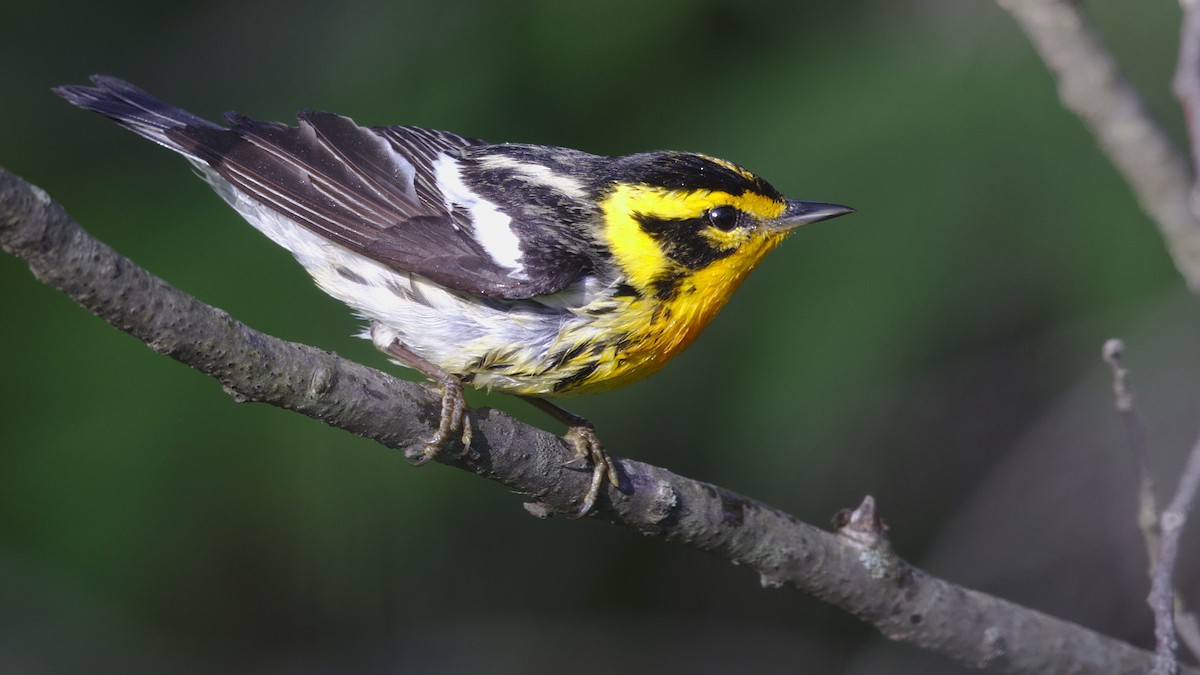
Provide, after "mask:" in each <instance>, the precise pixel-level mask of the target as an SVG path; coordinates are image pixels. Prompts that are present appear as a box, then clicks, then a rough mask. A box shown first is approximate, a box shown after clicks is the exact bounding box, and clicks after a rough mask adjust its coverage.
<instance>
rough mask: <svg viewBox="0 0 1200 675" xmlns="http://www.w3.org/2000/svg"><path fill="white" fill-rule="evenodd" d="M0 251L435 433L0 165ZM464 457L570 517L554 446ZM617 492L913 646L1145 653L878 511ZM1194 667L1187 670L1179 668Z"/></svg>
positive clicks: (194, 338)
mask: <svg viewBox="0 0 1200 675" xmlns="http://www.w3.org/2000/svg"><path fill="white" fill-rule="evenodd" d="M0 247H3V249H4V250H5V251H7V252H9V253H11V254H13V255H16V256H18V257H20V258H22V259H24V260H25V262H26V263H28V265H29V267H30V269H31V270H32V271H33V273H34V275H35V276H36V277H37V278H38V279H39V280H41V281H42V282H43V283H46V284H47V285H49V286H52V287H54V288H57V289H59V290H61V291H63V292H64V293H66V294H67V295H69V296H70V297H71V298H73V299H74V300H75V301H76V302H78V303H79V304H81V305H83V306H84V307H86V308H87V309H89V310H91V311H92V312H93V313H94V314H96V315H97V316H99V317H101V318H103V319H104V320H105V321H108V322H109V323H110V324H112V325H113V326H115V327H117V328H118V329H120V330H122V331H125V332H127V333H130V334H132V335H134V336H136V337H138V338H139V339H141V340H142V341H143V342H145V343H146V344H147V345H149V346H150V347H151V348H152V349H154V350H155V351H158V352H160V353H162V354H166V355H168V356H170V357H172V358H174V359H177V360H179V361H182V362H183V363H186V364H188V365H190V366H192V367H193V368H195V369H197V370H199V371H201V372H202V373H205V374H206V375H209V376H211V377H215V378H216V379H218V380H220V382H221V383H222V384H223V385H224V387H225V389H226V391H227V392H229V393H230V395H232V396H233V397H234V398H235V399H237V400H239V401H259V402H264V403H270V404H271V405H275V406H279V407H282V408H287V409H289V410H294V411H296V412H300V413H303V414H304V415H307V416H309V417H312V418H314V419H318V420H321V421H322V422H325V423H326V424H329V425H331V426H335V427H338V428H340V429H345V430H347V431H350V432H352V433H355V434H358V435H360V436H365V437H367V438H372V439H374V440H376V441H379V442H380V443H382V444H383V445H385V446H388V447H391V448H402V447H404V445H405V443H406V440H407V439H412V438H422V437H424V436H425V435H427V434H429V433H431V432H432V430H433V429H432V426H431V425H433V424H435V423H436V420H437V419H438V412H439V399H438V397H437V396H435V395H434V394H432V392H430V391H429V390H428V389H427V388H426V387H424V386H422V385H420V384H415V383H411V382H404V381H401V380H397V379H395V378H392V377H390V376H388V375H386V374H384V373H381V372H379V371H377V370H373V369H371V368H367V367H365V366H362V365H359V364H357V363H353V362H350V361H347V360H345V359H342V358H340V357H338V356H335V355H333V354H329V353H327V352H323V351H320V350H318V349H314V348H312V347H307V346H303V345H297V344H293V343H289V342H285V341H282V340H278V339H276V338H273V337H270V336H268V335H264V334H262V333H259V332H257V331H254V330H252V329H250V328H248V327H247V326H245V325H243V324H241V323H239V322H237V321H235V320H234V319H232V318H231V317H230V316H229V315H228V314H226V313H225V312H223V311H221V310H219V309H216V308H213V307H210V306H208V305H205V304H204V303H201V302H200V301H198V300H196V299H195V298H193V297H191V296H189V295H187V294H185V293H183V292H181V291H179V290H177V289H175V288H173V287H171V286H170V285H169V284H167V283H166V282H164V281H162V280H161V279H158V278H156V277H154V276H153V275H151V274H150V273H149V272H147V271H145V270H143V269H142V268H140V267H138V266H137V265H135V264H134V263H132V262H131V261H129V260H128V259H126V258H123V257H121V256H120V255H118V254H117V253H115V252H114V251H113V250H112V249H110V248H108V247H107V246H105V245H104V244H102V243H101V242H99V241H96V240H95V239H93V238H92V237H90V236H89V235H88V234H87V233H86V232H84V231H83V230H82V229H81V228H80V227H79V226H78V225H77V224H75V223H74V222H73V221H72V220H71V218H70V216H68V215H67V213H66V211H65V210H64V209H63V208H62V207H60V206H58V205H57V204H54V203H53V202H51V201H50V199H49V197H48V196H47V195H46V194H45V193H44V192H43V191H42V190H40V189H38V188H36V187H34V186H32V185H30V184H28V183H26V182H25V181H23V180H21V179H20V178H18V177H16V176H14V175H12V174H11V173H8V172H7V171H5V170H3V169H0ZM470 420H471V424H473V425H474V427H475V436H474V444H473V447H472V451H471V453H469V455H466V456H460V455H458V453H454V452H448V453H443V455H442V456H439V457H438V461H439V462H442V463H444V464H448V465H451V466H455V467H457V468H460V469H464V470H467V471H471V472H473V473H476V474H478V475H480V476H483V477H484V478H487V479H489V480H494V481H497V482H499V483H502V484H504V485H506V486H508V487H509V488H510V489H512V490H513V491H515V492H517V493H519V494H521V495H524V496H526V497H529V498H531V499H532V500H533V501H534V504H532V505H527V508H529V510H530V512H531V513H534V514H535V515H542V516H544V515H549V514H551V513H572V512H574V511H575V510H576V509H577V507H578V504H577V501H578V499H579V498H580V496H582V495H583V494H584V493H585V491H586V488H587V483H588V480H589V478H590V471H579V470H572V469H568V468H564V466H563V464H564V462H566V461H567V460H568V459H569V458H570V457H572V450H570V449H569V448H568V447H567V446H566V445H565V444H564V443H563V441H562V440H561V439H559V438H557V437H556V436H554V435H552V434H550V433H547V432H545V431H541V430H539V429H535V428H533V427H529V426H527V425H524V424H521V423H519V422H517V421H515V420H513V419H512V418H510V417H509V416H507V415H505V414H503V413H500V412H498V411H495V410H489V409H478V410H473V411H472V412H471V416H470ZM619 464H620V471H621V474H622V478H623V480H622V486H621V489H620V490H619V491H618V490H616V489H613V488H610V489H609V490H608V491H607V492H606V494H605V495H603V496H602V498H601V501H600V503H599V504H598V506H597V509H596V510H595V511H594V512H593V515H592V517H595V518H600V519H603V520H608V521H610V522H613V523H616V524H619V525H623V526H625V527H628V528H631V529H633V530H636V531H638V532H641V533H643V534H650V535H655V536H659V537H663V538H665V539H668V540H671V541H677V542H681V543H683V544H685V545H688V546H690V547H692V548H696V549H699V550H702V551H708V552H710V553H714V554H716V555H718V556H720V557H722V558H724V559H726V560H729V561H731V562H734V563H737V564H741V565H744V566H746V567H749V568H751V569H753V570H755V571H756V572H758V574H759V575H760V579H761V581H762V584H763V585H764V586H765V587H771V588H774V587H779V586H791V587H793V588H795V589H798V590H801V591H804V592H807V593H810V594H812V595H815V596H817V597H819V598H821V599H823V600H826V601H828V602H830V603H833V604H834V605H837V606H838V607H840V608H842V609H844V610H846V611H847V612H850V613H852V614H854V615H855V616H858V617H860V618H861V619H863V620H864V621H867V622H869V623H871V624H873V625H874V626H875V627H876V628H878V629H879V630H880V631H881V632H882V633H883V634H884V635H886V636H888V637H889V638H891V639H894V640H899V641H904V642H908V643H911V644H914V645H917V646H920V647H923V648H925V649H928V650H930V651H933V652H935V653H938V654H941V655H944V656H947V657H949V658H952V659H954V660H956V661H958V662H960V663H964V664H968V665H971V666H975V667H988V668H991V669H993V670H994V671H995V672H1001V673H1049V672H1054V673H1097V674H1101V673H1102V674H1109V673H1114V672H1131V673H1132V672H1146V671H1148V670H1149V669H1150V668H1151V667H1152V666H1153V663H1154V656H1153V654H1150V653H1149V652H1146V651H1143V650H1139V649H1136V648H1134V647H1132V646H1130V645H1128V644H1125V643H1123V642H1120V641H1118V640H1115V639H1112V638H1108V637H1105V636H1102V635H1099V634H1097V633H1095V632H1093V631H1090V630H1087V629H1085V628H1082V627H1080V626H1076V625H1074V624H1071V623H1068V622H1065V621H1062V620H1059V619H1055V618H1053V617H1050V616H1047V615H1045V614H1042V613H1040V612H1036V611H1033V610H1029V609H1025V608H1022V607H1020V606H1017V605H1014V604H1012V603H1010V602H1007V601H1004V600H1001V599H998V598H994V597H991V596H988V595H985V594H983V593H979V592H976V591H972V590H969V589H965V588H961V587H958V586H954V585H952V584H950V583H948V582H946V581H943V580H940V579H937V578H934V577H931V576H929V575H927V574H925V573H924V572H922V571H921V570H919V569H917V568H915V567H913V566H911V565H909V564H908V563H906V562H905V561H904V560H902V559H901V558H899V557H898V556H897V555H896V554H895V553H894V552H893V551H892V550H891V547H890V545H889V544H888V543H887V540H886V538H884V537H883V536H882V534H881V533H882V528H881V525H879V524H878V523H879V521H878V519H877V517H876V516H875V513H874V505H873V502H870V501H864V504H863V506H862V507H860V508H859V509H858V510H857V511H855V512H854V513H853V514H851V516H849V517H846V518H843V519H842V521H843V522H842V524H841V525H842V526H841V527H840V529H839V534H838V535H834V534H830V533H828V532H825V531H823V530H820V529H818V528H816V527H813V526H811V525H808V524H805V523H802V522H800V521H798V520H797V519H795V518H794V517H792V516H789V515H787V514H785V513H782V512H780V511H778V510H775V509H772V508H770V507H768V506H766V505H763V504H760V503H758V502H756V501H753V500H751V499H748V498H746V497H743V496H741V495H738V494H735V493H733V492H730V491H728V490H725V489H723V488H720V487H717V486H714V485H709V484H706V483H701V482H698V481H694V480H690V479H687V478H683V477H681V476H677V475H675V474H673V473H671V472H669V471H667V470H665V469H661V468H658V467H654V466H651V465H648V464H643V463H640V462H635V461H631V460H621V461H620V462H619ZM1187 672H1189V673H1196V671H1192V670H1188V671H1187Z"/></svg>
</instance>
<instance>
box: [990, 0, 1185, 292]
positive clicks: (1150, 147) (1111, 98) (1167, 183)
mask: <svg viewBox="0 0 1200 675" xmlns="http://www.w3.org/2000/svg"><path fill="white" fill-rule="evenodd" d="M997 1H998V2H999V4H1000V6H1001V7H1003V8H1005V9H1007V10H1008V11H1009V12H1011V13H1012V15H1013V16H1014V17H1015V18H1016V19H1017V22H1018V23H1019V24H1020V25H1021V28H1022V29H1024V31H1025V34H1026V35H1027V36H1028V37H1029V39H1030V41H1031V42H1032V43H1033V45H1034V47H1035V48H1036V49H1037V51H1038V53H1039V54H1041V56H1042V60H1043V61H1045V62H1046V65H1047V67H1048V68H1049V69H1050V72H1051V73H1052V74H1053V75H1054V77H1055V79H1056V80H1057V82H1058V93H1059V97H1060V98H1061V99H1062V102H1063V105H1064V106H1066V107H1067V108H1068V109H1069V110H1071V111H1072V112H1074V113H1075V114H1076V115H1077V116H1078V117H1079V118H1080V119H1081V120H1082V121H1083V122H1084V123H1085V124H1086V125H1087V126H1088V128H1089V129H1091V131H1092V133H1093V134H1094V135H1095V137H1096V140H1097V142H1098V143H1099V145H1100V148H1101V149H1102V150H1103V151H1104V152H1105V154H1107V155H1108V158H1109V160H1110V161H1112V163H1113V164H1114V165H1115V166H1116V167H1117V170H1118V171H1120V172H1121V175H1122V176H1124V177H1125V181H1126V182H1127V183H1129V185H1130V187H1131V188H1132V189H1133V193H1134V195H1135V196H1136V198H1137V200H1138V203H1139V204H1141V207H1142V209H1143V210H1144V211H1145V212H1146V213H1148V214H1149V215H1150V216H1151V217H1152V218H1153V219H1154V221H1155V223H1157V225H1158V229H1159V231H1160V232H1161V233H1162V235H1163V238H1164V240H1165V241H1166V246H1167V250H1168V251H1169V252H1170V254H1171V259H1172V260H1173V261H1174V262H1175V267H1176V269H1178V270H1179V273H1180V274H1182V275H1183V277H1184V279H1185V280H1186V281H1187V283H1188V286H1189V287H1190V288H1191V289H1192V290H1193V291H1195V292H1200V220H1198V219H1197V217H1196V216H1195V215H1194V213H1195V212H1194V211H1193V210H1192V206H1191V205H1192V199H1191V194H1192V176H1191V172H1190V170H1189V163H1188V161H1187V160H1186V159H1185V157H1184V155H1183V153H1181V152H1180V151H1179V149H1178V148H1177V147H1176V145H1175V144H1174V143H1173V142H1172V141H1171V139H1170V137H1169V136H1168V135H1167V134H1166V132H1165V131H1163V129H1162V125H1161V124H1159V123H1158V122H1157V121H1156V120H1155V119H1154V117H1153V116H1152V115H1151V114H1150V112H1149V110H1147V109H1146V106H1145V104H1143V102H1142V99H1141V96H1139V95H1138V92H1137V90H1136V89H1135V88H1134V87H1133V85H1132V84H1130V82H1129V80H1127V79H1126V78H1125V76H1124V75H1123V74H1122V73H1121V69H1120V68H1119V67H1118V65H1117V62H1116V59H1115V58H1113V56H1112V54H1111V53H1110V52H1109V51H1108V49H1107V48H1106V47H1105V46H1104V43H1103V41H1102V40H1101V39H1100V36H1099V35H1098V34H1097V33H1096V31H1095V30H1094V29H1093V28H1092V26H1091V25H1090V24H1089V23H1088V21H1087V19H1086V18H1085V17H1084V15H1083V12H1082V11H1081V9H1080V7H1079V3H1078V2H1074V1H1072V0H997Z"/></svg>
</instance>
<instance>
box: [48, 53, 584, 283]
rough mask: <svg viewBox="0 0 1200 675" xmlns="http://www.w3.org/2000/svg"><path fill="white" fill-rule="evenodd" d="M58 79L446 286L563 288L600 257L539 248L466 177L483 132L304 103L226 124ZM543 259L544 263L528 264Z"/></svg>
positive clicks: (130, 93)
mask: <svg viewBox="0 0 1200 675" xmlns="http://www.w3.org/2000/svg"><path fill="white" fill-rule="evenodd" d="M91 79H92V83H93V85H95V86H94V87H84V86H66V87H59V88H57V89H55V92H56V93H58V94H59V95H60V96H62V97H63V98H65V99H67V100H68V101H70V102H71V103H73V104H75V105H77V106H79V107H82V108H86V109H89V110H93V111H96V112H98V113H100V114H102V115H105V116H106V117H109V118H111V119H113V120H115V121H116V122H118V123H119V124H121V125H122V126H125V127H126V128H128V129H130V130H132V131H134V132H135V133H137V134H139V135H141V136H144V137H146V138H149V139H150V140H153V141H154V142H156V143H159V144H160V145H163V146H165V147H167V148H170V149H171V150H174V151H176V152H179V153H180V154H183V155H184V156H186V157H188V158H189V159H190V160H192V161H193V162H196V163H198V164H200V165H202V166H203V167H206V168H207V169H209V170H211V172H213V173H215V174H216V176H218V177H219V178H220V179H222V180H224V181H226V182H228V183H229V185H231V186H232V187H233V188H235V189H236V190H238V191H239V192H241V193H243V194H244V195H246V196H247V197H249V198H250V199H252V200H254V201H256V202H258V203H259V204H261V205H263V206H265V207H267V208H269V209H271V210H273V211H275V212H277V213H279V214H281V215H282V216H283V217H285V218H287V219H288V220H290V221H293V222H295V223H298V224H300V225H302V226H303V227H304V228H305V229H307V230H309V231H311V232H313V233H315V234H317V235H319V236H321V237H323V238H324V239H327V240H328V241H331V242H333V243H336V244H338V245H340V246H343V247H345V248H347V249H349V250H351V251H354V252H355V253H358V254H361V255H363V256H366V257H368V258H370V259H372V260H375V261H377V262H380V263H383V264H384V265H387V266H388V267H391V268H394V269H397V270H400V271H404V272H411V273H414V274H418V275H421V276H423V277H425V278H428V279H430V280H431V281H434V282H435V283H438V284H440V285H442V286H445V287H447V288H450V289H453V290H456V291H462V292H466V293H472V294H476V295H481V296H487V297H497V298H507V299H521V298H530V297H533V296H538V295H548V294H552V293H556V292H558V291H560V290H562V289H564V288H565V287H567V286H568V285H570V284H571V283H572V282H574V281H576V280H578V279H580V278H581V277H583V276H584V275H586V274H587V273H588V272H589V271H590V270H589V265H590V263H589V259H588V257H587V256H584V255H581V254H580V252H579V251H572V250H568V249H563V248H555V249H552V250H537V251H529V250H527V249H528V246H529V243H528V242H524V247H523V241H522V240H521V239H520V238H519V237H518V235H517V232H519V231H521V230H520V228H521V223H518V222H514V220H513V214H512V213H511V210H509V209H505V208H503V207H502V206H500V205H497V204H496V203H495V202H494V201H489V200H488V199H486V198H484V197H481V196H480V195H479V194H478V193H477V191H475V190H473V189H472V188H471V187H470V186H468V185H467V184H466V183H465V182H464V179H463V164H462V161H463V160H462V152H463V150H464V149H465V148H468V147H471V146H476V147H478V146H483V145H485V144H483V142H482V141H478V140H474V139H470V138H465V137H463V136H458V135H455V134H451V133H448V132H443V131H434V130H430V129H421V128H417V127H386V128H369V127H361V126H358V125H357V124H355V123H354V122H353V121H352V120H351V119H350V118H348V117H343V116H340V115H335V114H332V113H326V112H313V111H304V112H301V113H300V114H299V115H298V116H297V117H298V119H299V126H295V127H293V126H289V125H285V124H280V123H276V122H261V121H258V120H254V119H251V118H249V117H247V116H245V115H240V114H237V113H227V114H226V115H225V116H224V117H225V120H226V121H227V122H228V123H229V124H230V125H231V126H230V127H223V126H220V125H217V124H214V123H212V122H209V121H207V120H204V119H202V118H199V117H197V116H195V115H192V114H190V113H188V112H185V111H183V110H180V109H179V108H176V107H174V106H171V105H169V104H167V103H164V102H162V101H160V100H158V99H156V98H154V97H152V96H151V95H149V94H148V93H146V92H144V91H142V90H141V89H138V88H137V87H134V86H133V85H130V84H128V83H126V82H124V81H122V80H119V79H116V78H112V77H107V76H99V75H98V76H94V77H92V78H91ZM527 256H528V257H529V258H530V260H534V259H536V263H537V264H536V268H535V267H532V266H531V267H527V266H526V265H525V259H526V257H527Z"/></svg>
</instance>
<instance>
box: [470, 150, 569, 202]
mask: <svg viewBox="0 0 1200 675" xmlns="http://www.w3.org/2000/svg"><path fill="white" fill-rule="evenodd" d="M479 165H480V166H483V167H487V168H490V169H511V170H512V171H514V172H516V173H517V174H519V175H520V176H521V177H522V178H524V179H525V180H526V181H528V182H530V183H534V184H538V185H545V186H546V187H548V188H551V189H553V190H555V191H557V192H561V193H562V194H565V195H567V196H568V197H571V198H572V199H576V200H578V201H586V200H587V199H588V191H587V188H586V187H585V186H584V184H583V182H582V181H580V180H579V179H577V178H573V177H571V176H568V175H566V174H563V173H561V172H557V171H554V170H553V169H551V168H550V167H548V166H543V165H541V164H535V163H533V162H522V161H521V160H519V159H515V158H513V157H506V156H504V155H488V156H485V157H483V158H482V159H480V161H479Z"/></svg>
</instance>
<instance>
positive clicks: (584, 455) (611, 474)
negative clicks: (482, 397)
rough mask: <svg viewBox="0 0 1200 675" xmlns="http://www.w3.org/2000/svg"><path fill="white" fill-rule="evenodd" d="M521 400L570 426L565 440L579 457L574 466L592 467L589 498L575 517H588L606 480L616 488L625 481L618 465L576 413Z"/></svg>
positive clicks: (538, 400) (528, 398)
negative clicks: (579, 463)
mask: <svg viewBox="0 0 1200 675" xmlns="http://www.w3.org/2000/svg"><path fill="white" fill-rule="evenodd" d="M521 398H523V399H525V400H526V401H528V402H529V403H530V405H532V406H533V407H535V408H537V409H539V410H541V411H543V412H545V413H546V414H547V415H550V416H551V417H553V418H554V419H556V420H558V421H559V422H562V423H563V424H565V425H567V433H566V434H565V435H564V436H563V438H564V439H566V440H567V441H568V442H569V443H570V444H571V445H573V446H575V457H574V458H573V459H572V460H571V462H581V463H583V464H584V465H585V466H586V465H587V464H591V465H592V483H591V485H590V486H589V487H588V491H587V495H585V496H584V498H583V504H581V505H580V506H579V511H577V512H576V513H575V517H576V518H582V517H584V516H586V515H587V514H588V512H589V511H591V510H592V507H593V506H595V505H596V499H597V498H599V497H600V488H601V487H602V486H603V485H604V478H605V477H606V476H607V477H608V481H609V482H610V483H612V484H613V486H614V487H615V486H618V485H620V484H621V480H620V478H619V477H618V476H617V467H616V464H614V463H613V461H612V459H611V458H609V456H608V453H607V452H605V451H604V446H602V445H600V439H599V438H598V437H597V436H596V429H595V428H594V427H592V423H591V422H589V421H587V420H586V419H584V418H583V417H580V416H579V415H576V414H575V413H573V412H570V411H567V410H563V409H562V408H560V407H558V406H556V405H554V404H553V403H551V402H549V401H547V400H546V399H543V398H535V397H533V396H522V397H521Z"/></svg>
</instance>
